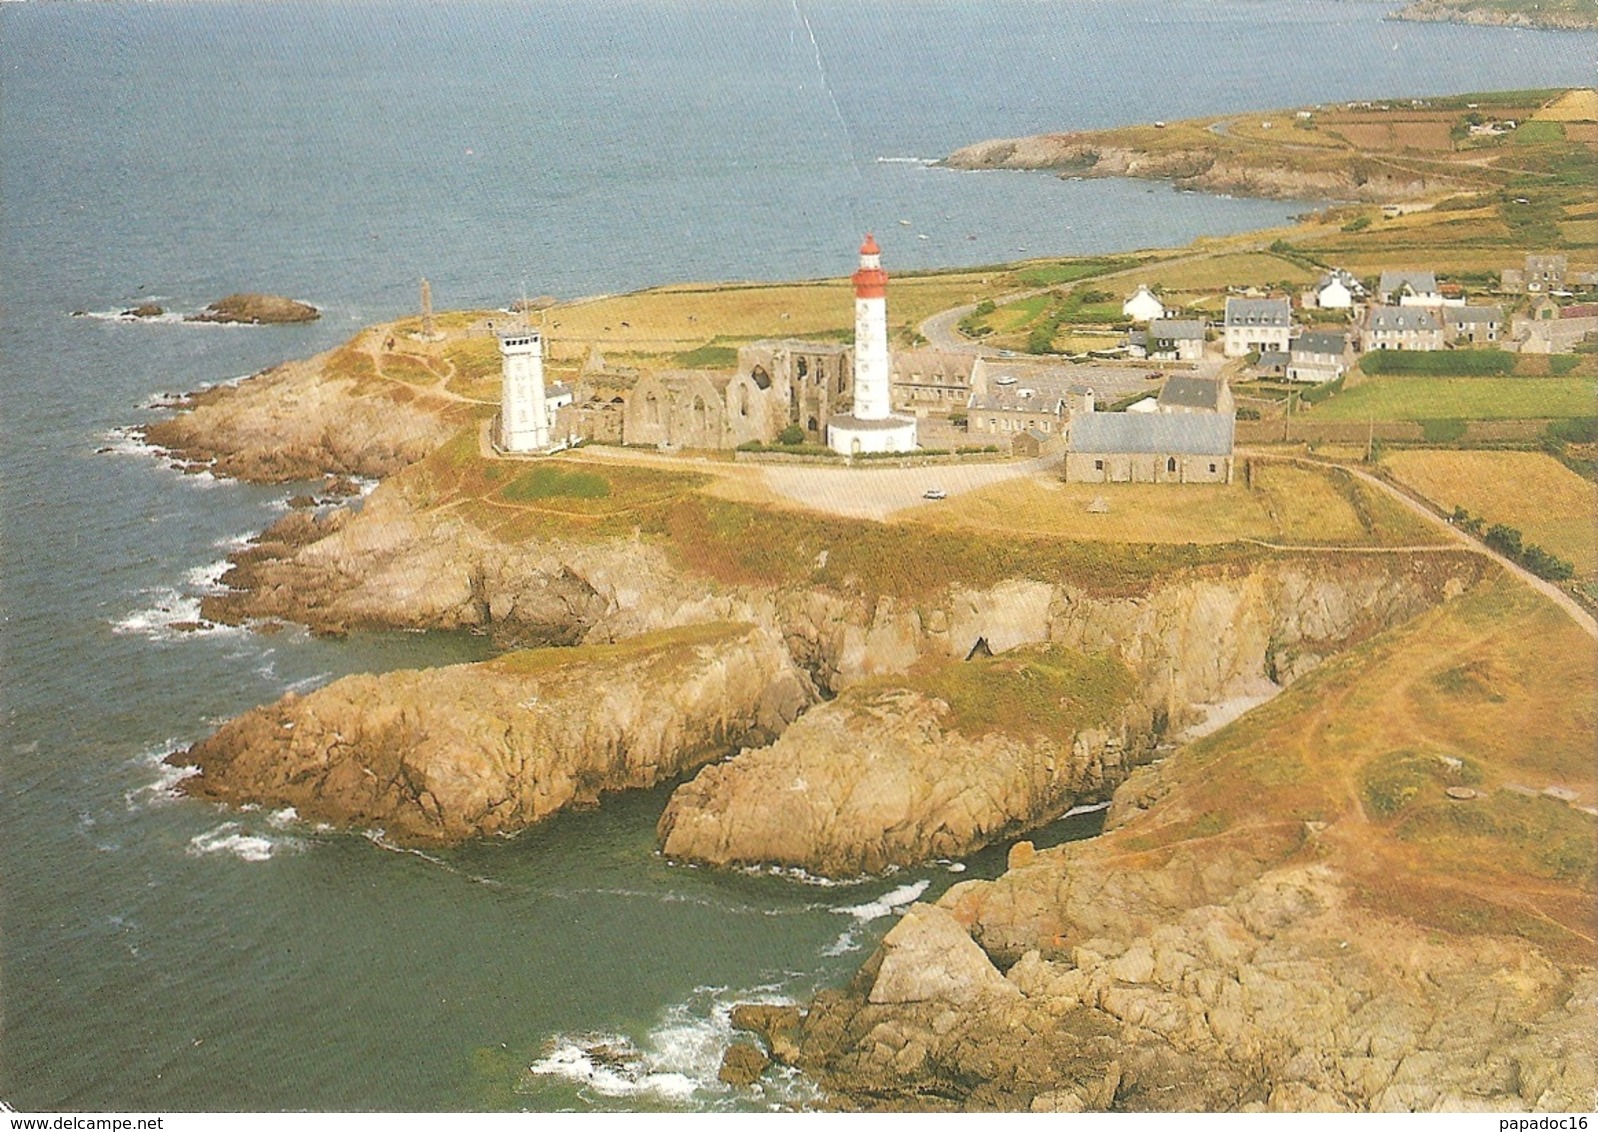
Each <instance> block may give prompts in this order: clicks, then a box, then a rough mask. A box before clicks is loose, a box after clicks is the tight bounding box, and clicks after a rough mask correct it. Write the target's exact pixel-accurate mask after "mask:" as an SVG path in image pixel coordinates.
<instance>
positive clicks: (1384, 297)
mask: <svg viewBox="0 0 1598 1132" xmlns="http://www.w3.org/2000/svg"><path fill="white" fill-rule="evenodd" d="M1376 297H1377V298H1378V299H1379V300H1380V301H1381V303H1382V305H1383V306H1390V307H1440V306H1442V305H1443V294H1442V292H1441V291H1439V290H1438V289H1437V276H1436V274H1435V273H1433V272H1430V271H1384V272H1382V278H1381V282H1379V283H1378V284H1377V286H1376Z"/></svg>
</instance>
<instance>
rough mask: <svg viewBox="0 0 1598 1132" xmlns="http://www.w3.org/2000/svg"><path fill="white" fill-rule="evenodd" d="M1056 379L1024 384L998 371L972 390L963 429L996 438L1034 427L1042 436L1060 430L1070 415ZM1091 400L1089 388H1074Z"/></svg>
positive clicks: (1034, 379) (1062, 385) (1033, 379)
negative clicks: (977, 389) (980, 387)
mask: <svg viewBox="0 0 1598 1132" xmlns="http://www.w3.org/2000/svg"><path fill="white" fill-rule="evenodd" d="M1070 388H1071V387H1070V386H1068V385H1066V384H1065V383H1064V382H1062V381H1060V380H1058V379H1050V378H1048V377H1044V378H1043V379H1042V380H1039V379H1038V378H1037V377H1036V376H1034V377H1030V378H1029V379H1028V380H1027V382H1026V383H1025V384H1023V383H1022V382H1021V380H1020V379H1019V378H1017V377H1016V376H1015V375H1014V374H1000V375H998V376H996V377H994V378H991V379H990V380H989V381H988V382H987V383H986V389H985V391H984V392H981V393H972V394H971V399H970V402H969V404H968V407H967V410H966V431H967V432H968V433H972V434H985V435H988V436H992V437H996V438H1007V437H1012V436H1014V435H1015V434H1016V433H1020V432H1025V431H1026V430H1027V429H1034V430H1036V431H1038V432H1041V433H1043V434H1044V435H1053V434H1056V433H1059V432H1063V431H1064V429H1065V425H1066V422H1067V421H1069V420H1070V417H1071V406H1070V404H1069V401H1068V397H1067V390H1068V389H1070ZM1077 388H1078V390H1079V391H1080V392H1079V393H1078V398H1079V400H1080V398H1081V395H1082V394H1084V393H1085V394H1086V396H1087V397H1088V398H1089V399H1091V398H1092V396H1093V391H1092V390H1091V389H1087V388H1086V387H1085V386H1079V387H1077Z"/></svg>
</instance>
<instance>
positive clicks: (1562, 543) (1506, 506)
mask: <svg viewBox="0 0 1598 1132" xmlns="http://www.w3.org/2000/svg"><path fill="white" fill-rule="evenodd" d="M1382 467H1384V468H1385V469H1386V470H1388V471H1389V472H1391V473H1392V475H1393V477H1394V478H1395V479H1397V480H1398V481H1399V482H1400V483H1402V484H1404V485H1405V486H1407V487H1409V488H1412V489H1413V490H1414V491H1416V492H1418V493H1420V494H1421V495H1422V496H1424V497H1425V498H1427V499H1429V500H1431V502H1433V503H1435V504H1436V505H1437V506H1438V507H1441V508H1442V509H1443V510H1444V511H1452V510H1453V509H1454V508H1455V507H1463V508H1465V509H1466V510H1467V511H1469V512H1470V513H1471V514H1472V515H1479V516H1481V517H1482V518H1484V519H1485V520H1486V521H1487V523H1488V525H1489V526H1490V525H1492V524H1494V523H1503V524H1505V525H1506V526H1511V527H1515V528H1516V529H1518V530H1519V531H1520V532H1521V533H1522V535H1524V536H1525V539H1524V541H1526V542H1527V543H1536V544H1537V545H1538V546H1540V547H1542V548H1543V549H1544V550H1548V551H1551V552H1552V553H1554V554H1557V555H1558V556H1559V557H1561V558H1563V559H1565V560H1566V561H1567V562H1570V563H1572V564H1574V565H1575V567H1576V573H1577V575H1578V576H1580V577H1586V578H1590V577H1592V576H1594V575H1595V574H1598V484H1593V483H1592V482H1591V481H1589V480H1585V479H1582V478H1581V477H1580V476H1578V475H1577V474H1576V473H1575V472H1573V471H1571V470H1570V469H1569V468H1567V467H1565V466H1564V465H1563V464H1561V463H1560V462H1559V461H1557V460H1555V459H1554V458H1553V457H1552V456H1547V455H1544V454H1543V453H1541V452H1448V451H1435V452H1433V451H1426V450H1423V449H1414V450H1409V451H1402V452H1392V453H1389V454H1388V455H1386V456H1385V457H1383V459H1382Z"/></svg>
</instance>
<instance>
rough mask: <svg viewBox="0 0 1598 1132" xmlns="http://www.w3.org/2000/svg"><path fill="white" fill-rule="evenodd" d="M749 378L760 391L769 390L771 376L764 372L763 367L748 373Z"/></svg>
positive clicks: (757, 367) (764, 368)
mask: <svg viewBox="0 0 1598 1132" xmlns="http://www.w3.org/2000/svg"><path fill="white" fill-rule="evenodd" d="M749 377H750V380H752V381H753V382H754V383H755V384H756V385H758V386H759V387H760V388H761V389H770V388H771V375H770V374H769V373H767V372H766V367H765V366H756V367H755V368H754V369H753V370H751V371H750V373H749Z"/></svg>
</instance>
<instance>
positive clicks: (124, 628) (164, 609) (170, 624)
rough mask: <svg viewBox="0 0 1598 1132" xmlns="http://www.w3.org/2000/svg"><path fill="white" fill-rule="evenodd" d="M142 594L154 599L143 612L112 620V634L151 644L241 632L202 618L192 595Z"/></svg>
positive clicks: (170, 591)
mask: <svg viewBox="0 0 1598 1132" xmlns="http://www.w3.org/2000/svg"><path fill="white" fill-rule="evenodd" d="M145 592H146V593H148V594H149V595H150V596H151V597H153V598H154V599H155V600H154V601H153V603H152V604H151V605H149V606H147V607H146V608H144V609H136V610H134V611H133V612H132V613H130V614H128V615H127V616H126V617H123V618H122V619H121V620H119V621H113V622H112V623H111V631H112V632H113V633H116V634H118V635H119V636H130V635H137V636H141V637H148V638H149V639H150V640H152V641H175V640H181V639H183V638H184V637H212V636H218V635H223V634H229V633H242V632H244V630H243V629H241V628H238V627H236V626H233V625H218V624H216V623H215V622H214V621H207V620H205V618H203V617H201V616H200V599H199V597H198V596H196V595H194V594H184V593H179V592H178V591H177V590H174V589H168V588H165V587H162V588H159V589H155V590H147V591H145Z"/></svg>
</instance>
